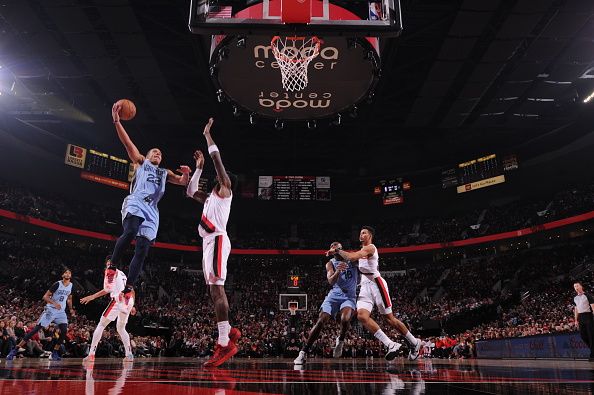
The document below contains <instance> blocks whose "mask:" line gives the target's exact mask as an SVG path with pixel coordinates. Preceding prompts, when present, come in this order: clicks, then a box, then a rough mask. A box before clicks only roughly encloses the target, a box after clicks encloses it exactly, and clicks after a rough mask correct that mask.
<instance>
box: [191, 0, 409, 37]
mask: <svg viewBox="0 0 594 395" xmlns="http://www.w3.org/2000/svg"><path fill="white" fill-rule="evenodd" d="M294 1H295V2H298V3H303V2H304V1H307V2H308V3H309V2H311V20H309V21H308V22H304V23H298V22H295V23H291V22H292V21H291V20H289V21H288V22H287V20H286V19H284V18H283V15H284V14H283V10H282V1H281V0H251V1H250V0H246V1H237V0H191V4H190V18H189V28H190V30H191V31H192V33H196V34H225V35H228V34H242V35H251V34H258V33H266V34H270V35H281V34H283V33H305V34H307V33H310V34H312V33H313V34H315V35H322V36H348V37H386V36H388V37H395V36H399V35H400V33H401V31H402V16H401V12H400V2H399V0H375V1H368V0H342V1H332V0H294ZM285 8H286V7H285ZM343 10H347V11H349V12H348V13H344V12H343ZM285 14H286V13H285ZM349 14H350V15H349ZM296 20H299V18H297V19H296Z"/></svg>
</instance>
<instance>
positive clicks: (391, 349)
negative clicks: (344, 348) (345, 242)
mask: <svg viewBox="0 0 594 395" xmlns="http://www.w3.org/2000/svg"><path fill="white" fill-rule="evenodd" d="M374 233H375V230H374V229H373V228H372V227H371V226H363V227H362V228H361V232H360V234H359V241H360V242H361V245H362V247H361V249H360V250H359V251H356V252H346V251H343V250H342V249H340V248H330V250H329V251H328V252H327V255H334V254H338V255H340V256H341V257H342V258H343V259H345V260H348V261H354V260H357V259H358V260H359V272H360V273H361V290H360V291H359V298H358V299H357V319H358V320H359V321H360V322H361V324H362V325H363V326H364V327H365V328H366V329H367V330H368V331H370V332H371V333H373V335H374V336H375V337H376V338H377V339H378V340H379V341H381V342H382V343H383V344H384V345H385V346H386V347H387V348H388V352H387V354H386V359H387V360H388V361H390V360H392V359H394V358H396V353H397V351H398V349H399V348H400V344H399V343H396V342H394V341H392V340H391V339H390V338H389V337H388V336H387V335H386V334H385V333H384V332H383V331H382V330H381V329H380V327H379V325H378V324H377V323H376V322H375V321H374V320H373V318H371V312H372V311H373V306H377V308H378V310H379V312H380V314H381V315H383V316H384V319H385V320H386V322H387V323H388V324H389V325H390V326H392V327H394V328H396V330H398V332H400V333H401V334H402V335H403V336H404V337H405V339H406V340H407V341H408V343H409V347H410V352H409V354H408V357H409V359H411V360H414V359H417V358H418V357H419V351H420V349H421V346H422V342H421V340H420V339H417V338H415V337H414V336H413V335H412V333H410V331H409V330H408V328H407V327H406V325H404V324H403V323H402V322H401V321H400V320H398V319H397V318H396V317H394V314H392V300H391V299H390V293H389V290H388V283H387V282H386V280H384V279H383V278H382V277H381V274H380V272H379V270H378V263H379V262H378V261H379V254H378V253H377V248H376V247H375V245H373V236H374Z"/></svg>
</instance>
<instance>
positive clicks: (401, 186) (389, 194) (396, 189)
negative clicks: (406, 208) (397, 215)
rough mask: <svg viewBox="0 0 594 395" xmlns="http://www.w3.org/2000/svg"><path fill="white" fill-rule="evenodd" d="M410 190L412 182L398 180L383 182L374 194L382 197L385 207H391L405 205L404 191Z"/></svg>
mask: <svg viewBox="0 0 594 395" xmlns="http://www.w3.org/2000/svg"><path fill="white" fill-rule="evenodd" d="M409 189H410V182H409V181H403V180H402V178H398V179H395V180H381V181H380V182H379V185H378V186H376V187H375V188H374V193H375V194H376V195H381V196H382V204H383V205H384V206H389V205H391V204H402V203H404V191H408V190H409Z"/></svg>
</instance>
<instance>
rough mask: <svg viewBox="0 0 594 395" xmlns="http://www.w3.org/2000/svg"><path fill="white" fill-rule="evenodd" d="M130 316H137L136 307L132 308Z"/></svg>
mask: <svg viewBox="0 0 594 395" xmlns="http://www.w3.org/2000/svg"><path fill="white" fill-rule="evenodd" d="M130 314H132V315H136V307H134V306H132V309H130Z"/></svg>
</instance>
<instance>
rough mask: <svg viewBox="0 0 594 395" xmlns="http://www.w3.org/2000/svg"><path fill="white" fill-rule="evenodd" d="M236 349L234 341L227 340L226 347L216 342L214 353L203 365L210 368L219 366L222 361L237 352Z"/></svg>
mask: <svg viewBox="0 0 594 395" xmlns="http://www.w3.org/2000/svg"><path fill="white" fill-rule="evenodd" d="M237 351H238V349H237V346H236V345H235V343H232V342H229V344H228V345H227V347H223V346H221V345H220V344H218V343H217V345H216V346H215V352H214V355H213V356H212V357H210V359H209V360H208V361H206V362H205V363H204V367H205V368H212V367H217V366H221V365H222V364H223V363H225V361H226V360H228V359H229V358H231V357H232V356H234V355H235V354H237Z"/></svg>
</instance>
